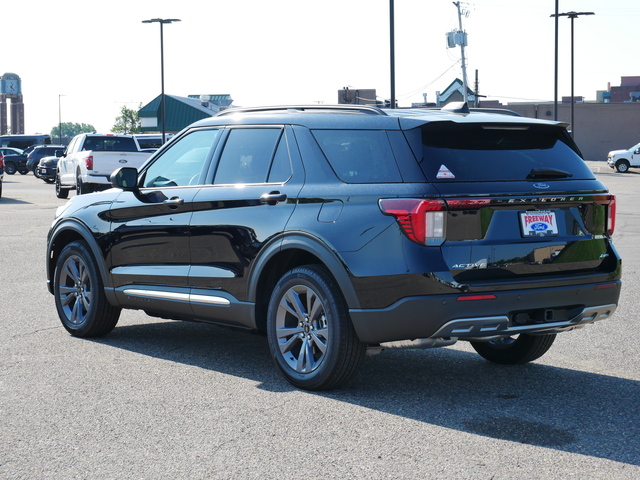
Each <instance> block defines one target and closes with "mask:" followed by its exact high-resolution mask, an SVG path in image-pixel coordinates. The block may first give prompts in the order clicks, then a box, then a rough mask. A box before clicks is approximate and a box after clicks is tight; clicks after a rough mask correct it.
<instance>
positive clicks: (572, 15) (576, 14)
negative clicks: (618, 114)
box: [551, 12, 595, 138]
mask: <svg viewBox="0 0 640 480" xmlns="http://www.w3.org/2000/svg"><path fill="white" fill-rule="evenodd" d="M580 15H595V13H594V12H566V13H558V14H554V15H551V16H552V17H556V18H557V17H568V18H570V19H571V136H572V137H574V138H575V127H576V126H575V123H574V121H573V118H574V115H573V106H574V104H575V97H574V94H573V84H574V82H573V78H574V75H573V20H574V19H576V18H578V17H579V16H580Z"/></svg>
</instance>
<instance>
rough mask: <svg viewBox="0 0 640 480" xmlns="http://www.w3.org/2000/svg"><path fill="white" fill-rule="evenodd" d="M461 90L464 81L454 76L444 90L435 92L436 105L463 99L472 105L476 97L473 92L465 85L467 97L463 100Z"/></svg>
mask: <svg viewBox="0 0 640 480" xmlns="http://www.w3.org/2000/svg"><path fill="white" fill-rule="evenodd" d="M463 90H464V83H463V82H462V80H460V79H459V78H456V79H455V80H454V81H453V82H451V83H450V84H449V86H448V87H447V88H445V90H444V92H442V93H440V92H436V105H437V106H439V107H440V106H444V105H446V104H447V103H451V102H463V101H466V102H469V105H472V104H473V102H474V100H475V97H476V94H475V92H474V91H473V90H471V89H470V88H469V86H468V85H467V99H466V100H464V92H463Z"/></svg>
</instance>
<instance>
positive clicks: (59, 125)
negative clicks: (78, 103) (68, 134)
mask: <svg viewBox="0 0 640 480" xmlns="http://www.w3.org/2000/svg"><path fill="white" fill-rule="evenodd" d="M61 97H66V95H63V94H60V95H58V145H62V108H61V107H60V98H61Z"/></svg>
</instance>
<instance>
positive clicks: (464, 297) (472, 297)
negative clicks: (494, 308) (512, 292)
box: [457, 294, 497, 302]
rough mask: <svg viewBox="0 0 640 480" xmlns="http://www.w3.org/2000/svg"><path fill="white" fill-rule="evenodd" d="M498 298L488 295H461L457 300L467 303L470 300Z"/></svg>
mask: <svg viewBox="0 0 640 480" xmlns="http://www.w3.org/2000/svg"><path fill="white" fill-rule="evenodd" d="M496 298H497V297H496V296H495V295H493V294H486V295H460V296H459V297H458V298H457V300H458V301H459V302H467V301H469V300H495V299H496Z"/></svg>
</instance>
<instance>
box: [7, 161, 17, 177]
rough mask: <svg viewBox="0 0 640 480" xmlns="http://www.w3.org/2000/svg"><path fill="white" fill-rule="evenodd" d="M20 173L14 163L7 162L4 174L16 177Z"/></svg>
mask: <svg viewBox="0 0 640 480" xmlns="http://www.w3.org/2000/svg"><path fill="white" fill-rule="evenodd" d="M17 171H18V167H17V166H16V164H15V163H13V162H6V163H5V164H4V173H6V174H7V175H14V174H15V173H16V172H17Z"/></svg>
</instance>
